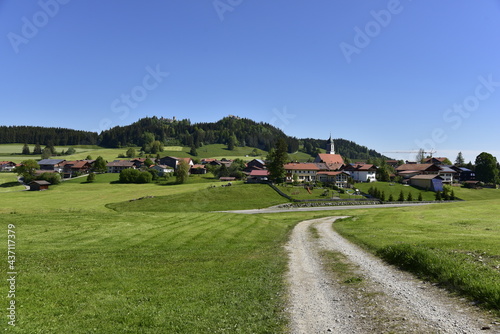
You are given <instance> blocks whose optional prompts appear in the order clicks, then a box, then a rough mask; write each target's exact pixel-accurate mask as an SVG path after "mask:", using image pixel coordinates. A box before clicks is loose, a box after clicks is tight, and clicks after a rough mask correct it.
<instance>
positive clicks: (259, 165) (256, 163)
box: [245, 159, 266, 172]
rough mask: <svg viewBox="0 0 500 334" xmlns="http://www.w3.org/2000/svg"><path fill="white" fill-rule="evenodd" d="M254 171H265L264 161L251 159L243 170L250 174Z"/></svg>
mask: <svg viewBox="0 0 500 334" xmlns="http://www.w3.org/2000/svg"><path fill="white" fill-rule="evenodd" d="M255 169H259V170H262V169H266V163H265V162H264V160H261V159H253V160H252V161H250V162H248V163H247V167H246V168H245V171H247V172H251V171H253V170H255Z"/></svg>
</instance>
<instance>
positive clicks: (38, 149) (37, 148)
mask: <svg viewBox="0 0 500 334" xmlns="http://www.w3.org/2000/svg"><path fill="white" fill-rule="evenodd" d="M33 154H42V147H41V146H40V144H38V143H37V144H36V145H35V148H34V149H33Z"/></svg>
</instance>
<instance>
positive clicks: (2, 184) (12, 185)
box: [0, 173, 24, 193]
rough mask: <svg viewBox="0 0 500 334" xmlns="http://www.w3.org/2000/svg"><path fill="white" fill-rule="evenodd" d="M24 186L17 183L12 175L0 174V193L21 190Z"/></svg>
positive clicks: (15, 176)
mask: <svg viewBox="0 0 500 334" xmlns="http://www.w3.org/2000/svg"><path fill="white" fill-rule="evenodd" d="M23 189H24V186H23V185H21V184H20V183H19V182H17V175H16V174H14V173H0V193H2V192H12V191H20V190H23Z"/></svg>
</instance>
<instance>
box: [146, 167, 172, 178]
mask: <svg viewBox="0 0 500 334" xmlns="http://www.w3.org/2000/svg"><path fill="white" fill-rule="evenodd" d="M151 169H154V170H156V171H157V172H158V175H159V176H163V175H165V174H168V173H173V172H174V169H173V168H172V167H170V166H167V165H154V166H153V167H151Z"/></svg>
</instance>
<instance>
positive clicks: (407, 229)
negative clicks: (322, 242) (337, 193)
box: [335, 199, 500, 310]
mask: <svg viewBox="0 0 500 334" xmlns="http://www.w3.org/2000/svg"><path fill="white" fill-rule="evenodd" d="M499 207H500V199H495V200H483V201H480V202H479V201H470V202H460V203H448V204H439V205H429V206H423V207H409V208H400V209H396V210H394V209H377V210H372V211H370V210H358V211H356V212H353V215H354V217H353V218H351V219H346V220H343V221H341V222H338V223H335V229H336V230H337V231H339V232H340V233H342V234H343V235H344V236H346V237H348V238H349V239H351V240H353V241H354V242H356V243H358V244H360V245H362V246H363V247H366V248H367V249H369V250H371V251H373V252H375V253H378V254H379V255H380V256H383V257H384V258H385V259H386V260H388V261H389V262H391V263H394V264H396V265H399V266H401V267H403V268H404V269H407V270H410V271H413V272H415V273H416V274H417V275H419V276H421V277H425V278H428V279H431V280H432V281H435V282H438V283H440V284H442V285H443V286H445V287H447V288H450V289H451V290H452V291H456V292H459V293H462V294H464V295H466V296H468V297H469V298H471V300H476V301H480V302H481V303H483V304H484V305H486V306H488V307H490V308H492V309H496V310H498V309H500V270H499V268H500V224H499V223H500V221H499V218H498V217H499Z"/></svg>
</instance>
